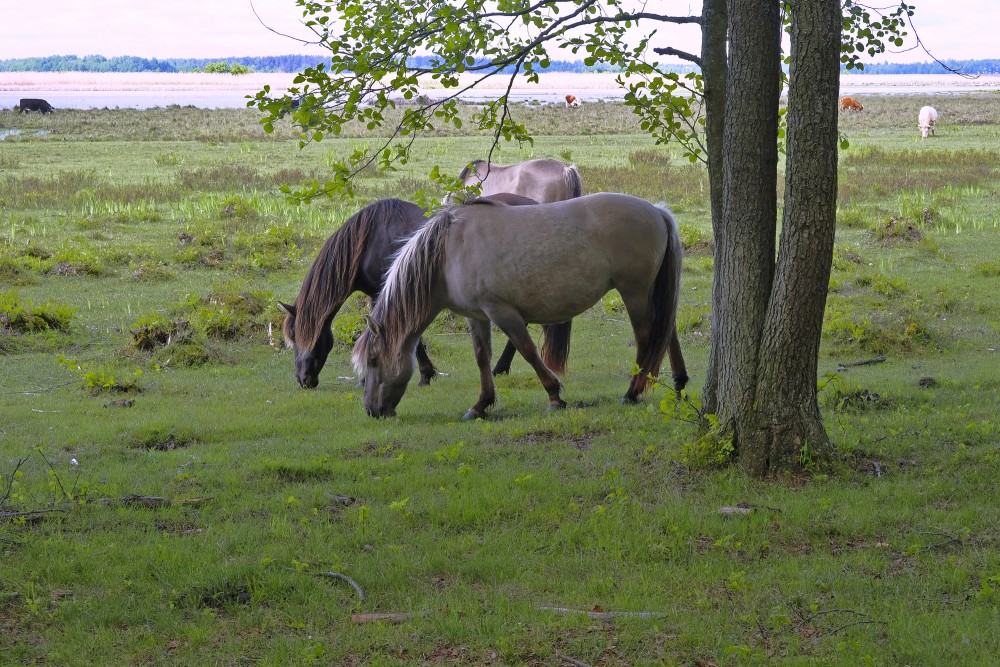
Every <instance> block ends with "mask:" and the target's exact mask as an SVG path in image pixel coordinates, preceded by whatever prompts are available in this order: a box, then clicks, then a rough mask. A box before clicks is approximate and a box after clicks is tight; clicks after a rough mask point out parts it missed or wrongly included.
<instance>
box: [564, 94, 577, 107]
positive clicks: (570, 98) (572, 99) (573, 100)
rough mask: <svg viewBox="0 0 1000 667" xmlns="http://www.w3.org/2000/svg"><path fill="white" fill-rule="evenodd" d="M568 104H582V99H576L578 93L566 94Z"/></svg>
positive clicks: (572, 105)
mask: <svg viewBox="0 0 1000 667" xmlns="http://www.w3.org/2000/svg"><path fill="white" fill-rule="evenodd" d="M566 106H568V107H578V106H580V100H578V99H576V95H567V96H566Z"/></svg>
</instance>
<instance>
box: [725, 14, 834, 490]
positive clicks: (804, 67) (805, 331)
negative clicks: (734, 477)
mask: <svg viewBox="0 0 1000 667" xmlns="http://www.w3.org/2000/svg"><path fill="white" fill-rule="evenodd" d="M791 19H792V24H791V65H790V72H789V92H788V117H787V118H788V134H787V142H786V150H787V160H786V169H785V205H784V217H783V220H782V229H781V240H780V246H779V247H780V251H779V255H778V261H777V266H776V272H775V279H774V285H773V289H772V291H771V295H770V299H769V301H768V308H767V313H766V318H765V321H764V328H763V332H762V338H761V345H760V356H759V358H758V363H757V369H756V377H757V391H756V396H755V400H754V404H753V410H752V411H750V412H749V413H748V414H746V415H744V418H743V419H740V420H739V425H738V427H737V430H738V432H739V436H740V438H739V457H740V458H739V460H740V464H741V466H742V467H743V468H744V469H746V470H747V471H748V472H750V473H751V474H754V475H757V476H760V475H764V474H767V473H768V472H770V471H772V470H776V469H780V470H789V469H797V468H800V467H802V466H803V465H805V464H808V463H809V462H810V461H822V460H826V459H828V458H829V457H830V456H831V454H832V450H833V446H832V443H831V442H830V440H829V438H828V437H827V434H826V430H825V428H824V426H823V421H822V417H821V416H820V411H819V406H818V404H817V398H816V379H817V365H818V357H819V345H820V337H821V333H822V328H823V312H824V309H825V307H826V295H827V289H828V286H829V280H830V269H831V264H832V260H833V244H834V233H835V231H836V210H837V143H838V137H837V97H838V94H839V76H840V27H841V20H842V19H841V11H840V2H839V0H795V1H794V2H793V3H792V4H791Z"/></svg>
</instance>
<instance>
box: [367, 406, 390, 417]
mask: <svg viewBox="0 0 1000 667" xmlns="http://www.w3.org/2000/svg"><path fill="white" fill-rule="evenodd" d="M365 412H367V413H368V416H369V417H374V418H375V419H385V418H386V417H395V416H396V411H395V410H391V409H390V410H375V409H372V408H365Z"/></svg>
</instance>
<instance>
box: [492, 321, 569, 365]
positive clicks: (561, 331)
mask: <svg viewBox="0 0 1000 667" xmlns="http://www.w3.org/2000/svg"><path fill="white" fill-rule="evenodd" d="M572 327H573V320H570V321H568V322H560V323H559V324H546V325H544V326H542V337H543V342H542V352H541V355H542V362H543V363H544V364H545V365H546V366H548V367H549V368H550V369H552V372H553V373H555V374H556V375H565V374H566V361H567V359H568V357H569V339H570V332H571V331H572ZM516 353H517V348H516V347H514V344H513V343H512V342H510V341H509V340H508V341H507V345H506V346H505V347H504V349H503V353H502V354H501V355H500V358H499V359H497V363H496V366H494V367H493V375H494V376H496V375H505V374H507V373H509V372H510V364H511V362H512V361H513V360H514V355H515V354H516Z"/></svg>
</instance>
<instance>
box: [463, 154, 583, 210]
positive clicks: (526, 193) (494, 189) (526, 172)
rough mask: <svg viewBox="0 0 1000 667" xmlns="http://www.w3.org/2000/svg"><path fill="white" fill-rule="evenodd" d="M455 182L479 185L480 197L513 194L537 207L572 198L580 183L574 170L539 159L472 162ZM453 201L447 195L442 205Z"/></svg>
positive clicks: (567, 166)
mask: <svg viewBox="0 0 1000 667" xmlns="http://www.w3.org/2000/svg"><path fill="white" fill-rule="evenodd" d="M458 180H460V181H462V183H464V184H465V185H477V184H479V185H480V186H481V189H480V194H482V195H492V194H496V193H498V192H513V193H515V194H519V195H521V196H522V197H527V198H529V199H534V200H535V201H536V202H538V203H539V204H548V203H551V202H554V201H562V200H564V199H572V198H573V197H579V196H580V195H582V194H583V181H582V180H581V179H580V172H579V171H578V170H577V168H576V167H574V166H570V165H565V164H563V163H562V162H560V161H559V160H550V159H548V158H541V159H538V160H528V161H526V162H518V163H517V164H496V163H493V162H487V161H486V160H476V161H475V162H472V163H470V164H469V166H467V167H466V168H465V169H463V170H462V173H460V174H459V175H458ZM452 201H454V198H453V197H452V196H451V195H448V196H447V197H445V203H446V204H449V203H451V202H452Z"/></svg>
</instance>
